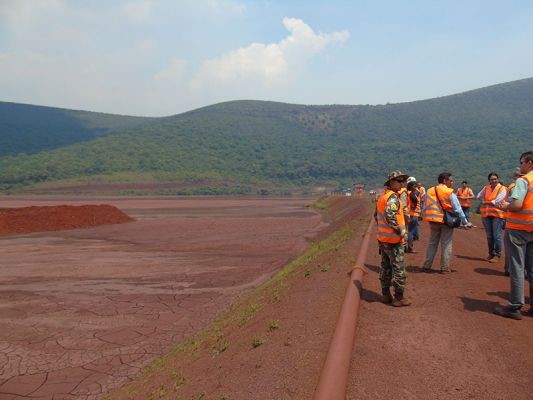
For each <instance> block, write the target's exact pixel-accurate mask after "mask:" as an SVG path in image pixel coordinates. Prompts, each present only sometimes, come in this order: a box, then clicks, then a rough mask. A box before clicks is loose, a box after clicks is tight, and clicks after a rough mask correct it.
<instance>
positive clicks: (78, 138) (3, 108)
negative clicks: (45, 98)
mask: <svg viewBox="0 0 533 400" xmlns="http://www.w3.org/2000/svg"><path fill="white" fill-rule="evenodd" d="M151 120H152V118H141V117H129V116H122V115H112V114H103V113H95V112H88V111H75V110H65V109H61V108H52V107H42V106H34V105H27V104H17V103H7V102H0V157H2V156H5V155H14V154H19V153H27V154H29V153H37V152H40V151H44V150H50V149H55V148H58V147H62V146H66V145H69V144H73V143H77V142H83V141H88V140H91V139H94V138H96V137H99V136H103V135H106V134H108V133H110V132H112V131H117V130H123V129H128V128H132V127H136V126H142V125H143V124H145V123H148V122H149V121H151Z"/></svg>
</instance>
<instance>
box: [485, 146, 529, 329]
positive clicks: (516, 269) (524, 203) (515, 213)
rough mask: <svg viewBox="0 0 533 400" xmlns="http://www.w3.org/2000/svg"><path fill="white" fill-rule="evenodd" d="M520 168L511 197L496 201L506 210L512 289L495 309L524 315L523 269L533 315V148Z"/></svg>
mask: <svg viewBox="0 0 533 400" xmlns="http://www.w3.org/2000/svg"><path fill="white" fill-rule="evenodd" d="M520 172H521V173H522V174H524V176H523V177H521V178H518V179H517V180H516V184H515V186H514V188H513V189H512V191H511V194H510V196H509V201H505V200H504V201H502V202H500V203H498V204H497V206H498V208H499V209H501V210H504V211H506V218H507V222H506V228H505V230H506V231H507V232H506V234H505V261H506V263H507V267H508V269H509V275H510V280H511V290H510V293H509V304H508V305H506V306H505V307H497V308H496V309H495V310H494V312H495V313H496V314H498V315H501V316H502V317H506V318H512V319H522V314H521V313H520V309H521V308H522V307H523V305H524V303H525V300H524V271H525V272H527V276H528V280H529V303H530V309H529V315H531V316H533V288H532V286H533V151H528V152H526V153H523V154H522V155H521V156H520Z"/></svg>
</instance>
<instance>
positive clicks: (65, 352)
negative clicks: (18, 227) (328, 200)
mask: <svg viewBox="0 0 533 400" xmlns="http://www.w3.org/2000/svg"><path fill="white" fill-rule="evenodd" d="M307 202H308V200H305V199H268V200H262V199H257V200H254V199H249V200H248V199H247V200H241V199H217V200H210V199H169V198H166V199H149V198H147V199H142V198H141V199H139V198H135V199H121V198H95V199H87V198H71V199H66V198H54V197H47V198H40V197H31V198H12V197H4V198H0V207H2V208H5V207H23V206H31V205H36V206H43V205H47V206H51V205H60V204H69V205H80V204H102V203H106V204H111V205H114V206H116V207H118V208H119V209H121V210H122V211H124V212H125V213H126V214H128V215H130V216H131V217H133V218H135V221H133V222H130V223H127V224H119V225H103V226H98V227H92V228H87V229H73V230H68V231H55V232H44V233H33V234H18V235H14V236H2V237H0V247H1V248H2V258H1V260H0V326H1V329H0V399H1V400H12V399H42V400H44V399H84V400H85V399H86V400H89V399H97V398H99V397H101V395H102V394H103V393H106V392H107V391H109V389H111V388H113V387H116V386H118V385H121V384H123V383H125V382H127V381H128V380H130V379H132V378H133V377H134V376H135V375H136V374H138V372H139V371H140V370H141V369H142V368H143V367H144V366H145V365H146V364H147V363H148V362H149V361H150V360H151V359H153V358H154V357H157V356H160V355H162V354H163V353H164V352H165V351H166V350H167V349H168V348H169V347H170V346H171V345H172V344H174V343H177V342H179V341H181V340H183V339H184V338H185V337H187V336H190V335H191V334H192V333H194V332H196V331H197V330H198V329H200V328H201V327H203V326H205V325H206V324H207V323H208V322H209V321H211V320H212V319H213V318H214V317H215V316H216V315H217V314H219V313H220V312H221V311H222V310H224V309H226V308H227V306H228V305H229V304H231V303H232V302H233V301H235V299H236V298H237V297H238V296H239V295H241V294H242V293H243V292H244V291H246V290H247V289H249V288H252V287H255V286H257V285H258V284H260V283H262V282H264V281H265V280H266V279H268V277H269V276H271V275H272V273H274V272H275V271H277V270H278V269H279V268H280V267H281V266H282V265H284V264H286V263H287V262H288V261H289V260H291V259H293V258H294V257H295V256H297V255H298V254H300V253H301V252H302V251H303V249H304V248H305V247H306V246H307V243H308V240H309V239H310V238H312V237H315V236H316V235H317V234H319V233H320V232H321V231H322V230H323V229H325V228H327V224H326V223H325V222H324V219H323V218H322V217H321V216H320V215H319V214H318V213H317V212H315V211H313V210H312V209H310V208H307V207H306V204H307Z"/></svg>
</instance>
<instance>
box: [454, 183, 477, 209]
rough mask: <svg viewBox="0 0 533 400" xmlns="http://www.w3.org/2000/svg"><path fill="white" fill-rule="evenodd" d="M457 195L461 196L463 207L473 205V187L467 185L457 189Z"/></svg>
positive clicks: (460, 200) (460, 201)
mask: <svg viewBox="0 0 533 400" xmlns="http://www.w3.org/2000/svg"><path fill="white" fill-rule="evenodd" d="M457 197H458V198H459V203H460V204H461V206H462V207H471V206H472V199H473V198H474V192H472V189H470V188H469V187H467V188H466V189H464V190H463V188H462V187H460V188H459V189H457ZM461 197H470V198H469V199H461Z"/></svg>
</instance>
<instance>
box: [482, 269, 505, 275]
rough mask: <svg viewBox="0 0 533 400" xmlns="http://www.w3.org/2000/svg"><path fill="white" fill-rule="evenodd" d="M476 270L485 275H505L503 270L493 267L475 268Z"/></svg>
mask: <svg viewBox="0 0 533 400" xmlns="http://www.w3.org/2000/svg"><path fill="white" fill-rule="evenodd" d="M474 272H477V273H478V274H483V275H496V276H505V274H504V273H503V271H498V270H497V269H492V268H475V269H474Z"/></svg>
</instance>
